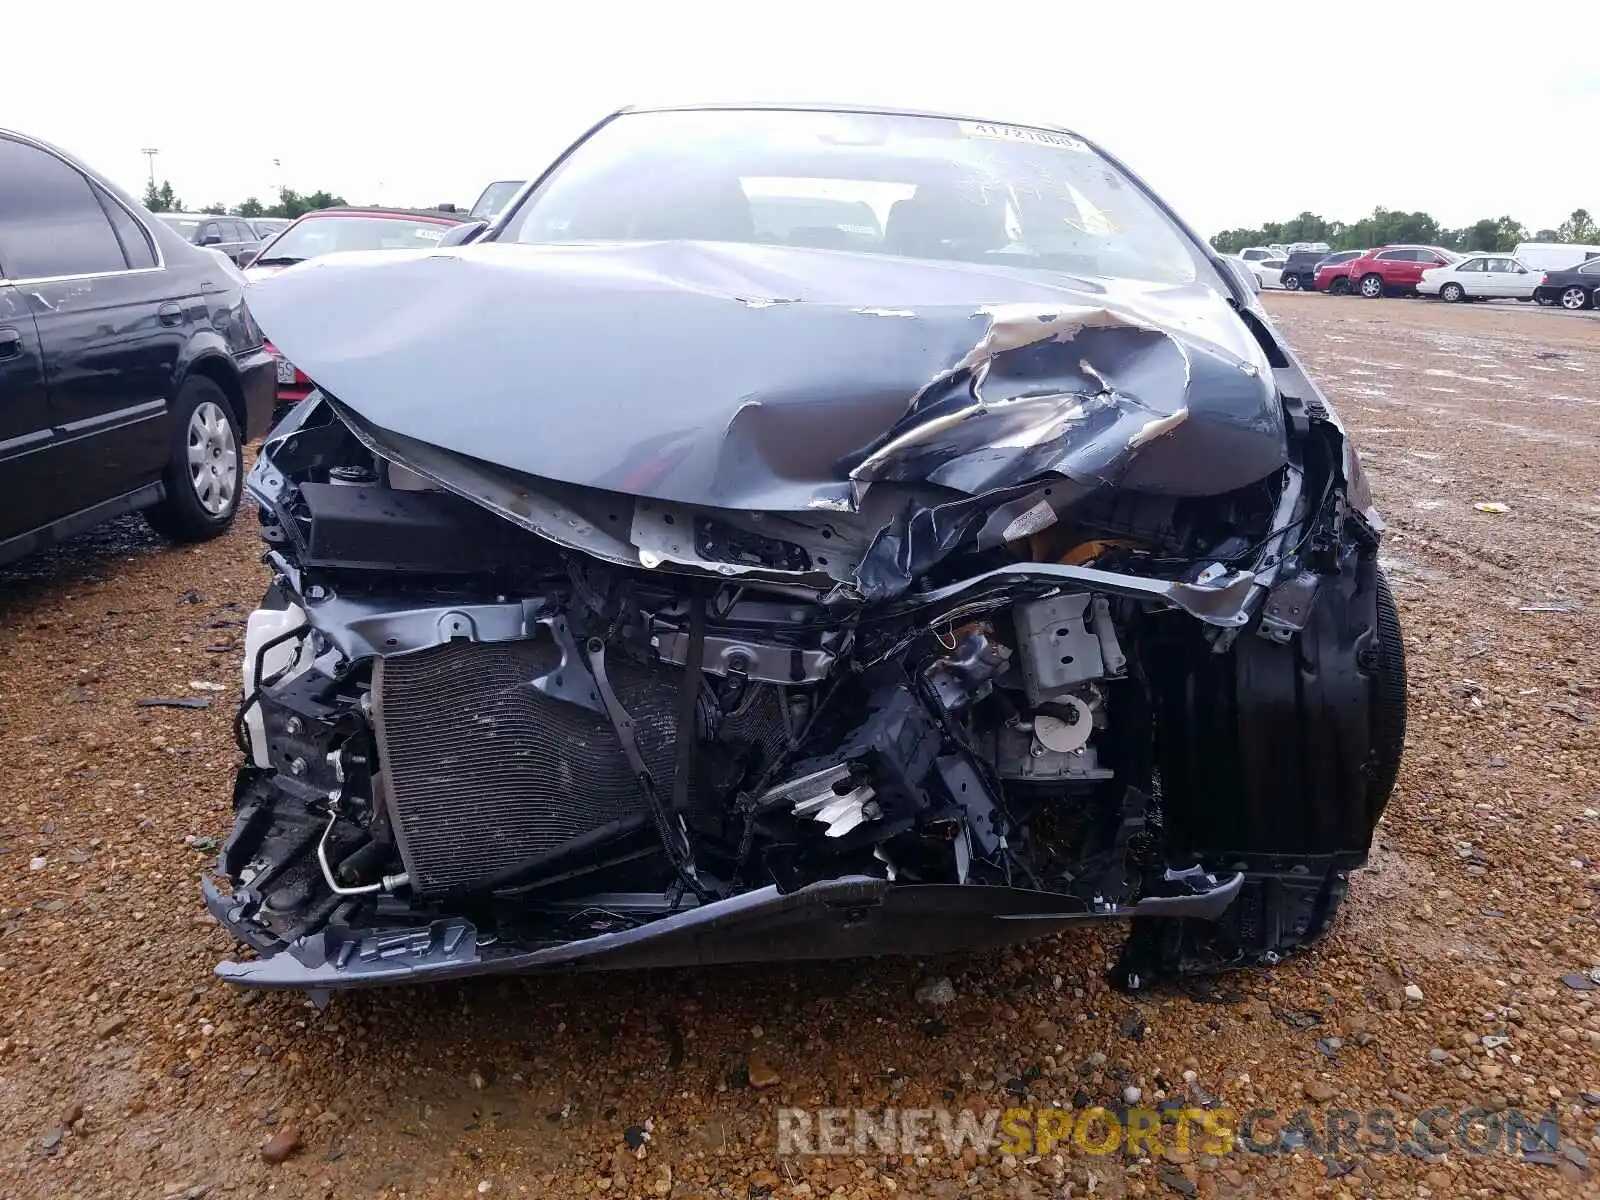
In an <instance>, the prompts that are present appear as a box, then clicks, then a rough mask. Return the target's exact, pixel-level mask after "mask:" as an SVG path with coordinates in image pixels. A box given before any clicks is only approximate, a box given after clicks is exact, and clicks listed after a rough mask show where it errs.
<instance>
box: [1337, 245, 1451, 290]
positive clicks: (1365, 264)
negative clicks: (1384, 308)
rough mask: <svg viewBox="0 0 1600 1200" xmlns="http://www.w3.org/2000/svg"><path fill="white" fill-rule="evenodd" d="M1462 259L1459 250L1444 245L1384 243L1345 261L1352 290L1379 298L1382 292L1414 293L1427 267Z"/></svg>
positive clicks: (1441, 265) (1442, 265) (1440, 265)
mask: <svg viewBox="0 0 1600 1200" xmlns="http://www.w3.org/2000/svg"><path fill="white" fill-rule="evenodd" d="M1460 260H1461V256H1460V255H1459V254H1456V253H1454V252H1453V251H1450V250H1446V249H1444V248H1443V247H1442V246H1384V247H1381V248H1380V249H1377V250H1368V251H1367V252H1366V253H1365V254H1363V255H1362V256H1361V257H1360V258H1358V259H1355V260H1354V261H1352V262H1349V263H1347V264H1345V265H1346V267H1347V268H1348V276H1349V280H1350V290H1351V291H1352V292H1355V293H1357V294H1358V295H1362V296H1365V297H1366V298H1367V299H1368V300H1376V299H1377V298H1378V297H1380V296H1407V295H1409V296H1415V295H1416V294H1417V284H1419V283H1421V282H1422V273H1423V272H1424V271H1428V270H1431V269H1432V268H1434V267H1444V266H1448V265H1449V264H1450V263H1453V262H1459V261H1460Z"/></svg>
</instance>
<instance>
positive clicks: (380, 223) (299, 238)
mask: <svg viewBox="0 0 1600 1200" xmlns="http://www.w3.org/2000/svg"><path fill="white" fill-rule="evenodd" d="M466 219H467V218H466V217H465V216H464V215H463V214H459V213H447V212H438V211H435V210H433V209H408V208H323V209H318V210H317V211H316V212H309V213H306V214H305V215H304V216H302V217H300V218H298V219H297V220H296V221H295V222H294V223H293V224H292V225H290V226H289V227H288V228H287V229H285V230H283V232H282V233H280V234H278V235H277V236H276V237H274V238H273V239H272V240H271V241H269V242H267V243H265V244H264V245H263V246H262V247H261V249H260V251H258V252H257V254H256V256H255V257H254V258H252V259H250V261H249V262H248V263H247V264H246V266H245V272H244V273H245V277H246V278H247V279H249V280H251V281H252V282H254V281H255V280H258V279H264V278H266V277H268V276H271V275H276V274H277V273H278V272H279V271H282V270H284V269H286V268H288V267H292V266H294V265H295V264H296V263H301V262H304V261H305V260H306V259H308V258H317V257H319V256H320V255H323V254H332V253H334V252H336V251H345V250H428V249H431V248H433V247H434V246H437V245H438V244H439V239H440V238H442V237H443V236H444V233H445V230H447V229H449V228H450V227H451V226H453V225H460V224H461V223H462V222H464V221H465V220H466ZM267 350H268V351H270V352H271V354H272V356H273V357H274V358H275V359H277V362H278V402H277V404H276V406H275V407H274V409H273V423H274V424H276V423H277V421H278V418H280V417H281V416H282V415H283V414H284V412H286V411H287V410H288V409H289V408H292V407H293V406H294V405H296V404H298V403H300V401H302V400H304V399H305V398H306V396H307V395H308V394H309V393H310V391H311V386H312V385H311V380H309V379H307V378H306V377H305V375H304V374H302V373H301V372H300V370H299V369H298V368H297V367H296V366H295V365H294V364H293V363H292V362H290V361H289V360H288V359H286V358H285V357H284V356H283V355H282V354H280V353H279V352H278V350H277V349H276V348H275V347H274V346H273V345H272V343H271V341H270V340H269V341H268V342H267Z"/></svg>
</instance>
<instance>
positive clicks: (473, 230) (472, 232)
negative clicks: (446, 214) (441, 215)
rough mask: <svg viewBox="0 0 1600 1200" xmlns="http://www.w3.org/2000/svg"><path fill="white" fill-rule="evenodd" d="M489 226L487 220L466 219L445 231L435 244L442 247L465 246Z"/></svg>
mask: <svg viewBox="0 0 1600 1200" xmlns="http://www.w3.org/2000/svg"><path fill="white" fill-rule="evenodd" d="M487 228H489V222H487V221H465V222H463V223H462V224H460V225H452V226H451V227H450V228H449V229H447V230H445V231H444V236H443V237H442V238H440V239H439V240H438V242H436V243H435V245H437V246H440V247H444V246H465V245H466V244H467V243H468V242H470V241H473V240H474V239H476V238H477V236H478V235H479V234H480V233H482V232H483V231H484V230H485V229H487Z"/></svg>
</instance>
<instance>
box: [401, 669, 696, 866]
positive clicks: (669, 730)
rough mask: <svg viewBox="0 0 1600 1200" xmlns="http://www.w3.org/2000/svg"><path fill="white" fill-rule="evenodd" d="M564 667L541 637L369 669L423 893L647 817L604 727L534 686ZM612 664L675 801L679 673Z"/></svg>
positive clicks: (659, 780)
mask: <svg viewBox="0 0 1600 1200" xmlns="http://www.w3.org/2000/svg"><path fill="white" fill-rule="evenodd" d="M560 659H561V654H560V650H559V649H558V648H557V647H556V645H555V644H554V643H553V642H552V641H551V640H550V639H549V638H547V637H544V638H539V639H536V640H528V641H515V642H467V641H455V642H447V643H445V644H443V645H439V646H433V647H430V648H429V649H426V650H419V651H415V652H413V653H408V654H398V655H391V656H389V657H387V658H384V659H381V660H380V661H379V663H378V664H377V665H376V666H375V668H374V672H373V698H374V712H373V715H374V723H375V725H376V727H377V735H378V751H379V756H380V760H381V775H380V783H381V786H382V788H383V790H384V794H385V796H386V797H387V801H388V804H389V808H390V812H391V815H392V818H393V821H394V827H395V835H396V841H397V842H398V844H399V849H400V854H401V858H402V860H403V862H404V863H405V868H406V871H407V873H408V874H409V875H410V876H411V883H412V887H413V888H414V889H415V890H416V891H417V892H418V893H419V894H421V895H424V896H426V895H438V894H441V893H445V892H451V891H459V890H467V889H472V888H474V887H476V886H481V885H482V884H483V883H484V881H486V880H489V879H491V878H493V877H494V876H496V875H498V874H500V873H501V872H503V871H505V870H507V869H508V868H512V867H515V866H518V865H520V864H522V863H525V862H527V861H528V860H529V859H532V858H536V857H538V856H540V855H543V854H546V853H548V852H550V851H551V850H554V849H556V848H557V847H559V846H561V845H562V844H563V843H564V842H567V841H570V840H571V839H573V838H575V837H580V836H582V835H583V834H586V833H589V832H591V831H593V830H596V829H599V828H601V827H603V826H605V825H607V824H609V823H611V822H613V821H616V820H618V819H620V818H624V817H630V816H634V815H637V814H641V813H644V812H646V811H647V809H646V805H645V801H644V797H643V795H642V793H641V792H640V789H639V785H638V782H637V781H636V780H635V778H634V775H633V771H632V769H631V768H630V767H629V766H628V760H627V758H626V757H625V756H624V755H623V752H622V746H621V745H620V743H619V742H618V741H617V736H616V733H615V731H614V730H613V729H612V727H611V723H610V721H608V720H607V719H606V718H605V717H604V716H602V715H601V714H599V713H596V712H592V711H590V710H588V709H585V708H581V707H579V706H578V705H576V704H572V703H569V702H567V701H563V700H556V699H552V698H551V697H549V696H546V695H545V694H544V693H543V692H540V691H537V690H535V689H534V688H533V687H531V686H529V681H530V680H532V679H536V678H539V677H542V676H544V675H546V674H548V673H549V672H551V671H553V670H555V669H556V668H557V667H558V666H559V665H560ZM606 665H607V674H608V675H609V676H610V679H611V683H612V686H613V687H614V688H615V689H616V692H617V697H618V699H619V700H621V702H622V704H623V707H625V708H626V709H627V710H628V712H629V714H630V715H631V716H632V717H633V721H634V729H635V736H636V737H637V739H638V742H639V749H640V752H641V754H642V755H643V756H644V760H645V762H646V763H647V764H648V765H649V767H650V772H651V774H652V775H653V776H654V778H655V781H656V786H657V789H658V790H659V791H660V792H661V794H662V796H663V797H666V796H669V795H670V794H671V789H672V778H673V759H674V754H675V750H674V742H675V740H676V738H675V732H676V725H677V705H678V689H679V686H680V681H681V680H682V676H683V672H682V669H681V668H679V667H673V666H667V665H657V666H654V667H650V668H645V667H640V666H638V665H636V664H633V663H630V662H626V661H623V660H622V659H621V656H616V657H614V658H612V659H611V660H610V661H608V662H607V664H606Z"/></svg>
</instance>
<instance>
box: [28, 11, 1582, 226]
mask: <svg viewBox="0 0 1600 1200" xmlns="http://www.w3.org/2000/svg"><path fill="white" fill-rule="evenodd" d="M1498 11H1499V15H1497V16H1496V17H1495V18H1494V19H1493V21H1488V20H1486V19H1485V18H1483V17H1475V16H1474V15H1472V9H1471V6H1470V5H1462V4H1459V3H1436V2H1434V0H1412V2H1405V3H1403V2H1401V0H1385V2H1383V3H1371V2H1369V0H1344V2H1340V3H1331V2H1324V0H1303V2H1301V3H1292V4H1285V3H1281V2H1280V3H1255V2H1253V0H1234V2H1231V3H1225V4H1218V3H1212V4H1188V3H1182V2H1181V0H1166V2H1165V3H1140V2H1137V0H1120V2H1119V3H1115V4H1103V3H1097V4H1081V3H1072V2H1071V0H1057V2H1056V3H1052V4H1043V5H1023V6H1016V5H1005V4H988V5H984V4H956V3H954V2H948V3H945V4H934V3H927V2H926V0H924V2H919V3H899V2H895V3H890V2H888V0H877V2H874V0H851V2H848V3H835V2H834V0H803V2H801V3H789V4H784V5H781V6H780V5H771V4H761V3H751V2H749V0H746V2H745V3H737V4H735V3H727V4H724V3H712V2H710V0H706V2H700V0H677V2H675V3H666V4H661V3H652V4H643V3H637V2H635V3H623V4H617V3H610V4H598V3H591V4H578V5H560V6H552V5H544V4H538V5H533V4H526V5H525V4H517V5H512V4H503V3H500V2H499V0H469V2H468V3H464V4H458V5H445V4H437V3H432V4H407V3H393V2H391V3H387V4H376V3H369V2H366V0H339V2H338V3H335V2H334V0H317V2H315V3H306V2H304V0H275V2H274V0H265V2H263V3H260V4H244V5H233V4H197V5H155V6H150V5H138V6H126V7H121V8H120V9H116V10H113V9H111V8H110V7H109V6H107V5H105V3H104V0H99V2H98V3H92V4H91V3H87V2H84V0H55V3H54V4H52V5H43V4H20V5H14V6H10V7H9V8H8V11H7V14H6V27H5V44H6V46H7V48H8V53H7V54H6V55H5V67H4V71H3V73H0V125H3V126H9V127H12V128H16V129H20V130H23V131H25V132H28V133H31V134H34V135H35V136H39V137H43V138H45V139H47V140H50V141H53V142H56V143H57V144H59V145H61V146H63V147H65V148H67V149H69V150H71V151H73V152H74V153H76V154H78V155H79V156H81V157H82V158H84V159H85V160H87V161H88V162H90V163H91V164H93V165H95V166H96V167H98V168H99V169H100V170H102V171H104V172H106V173H107V174H108V175H110V176H111V177H112V178H114V179H115V180H117V181H118V182H119V183H121V184H122V185H123V186H125V187H127V188H129V189H130V190H133V191H138V190H140V189H141V188H142V187H143V184H144V180H145V178H146V172H147V164H146V159H145V157H144V156H143V155H142V154H141V153H140V151H141V149H142V148H144V147H156V148H158V149H159V151H160V153H159V154H158V155H157V157H156V163H155V165H156V174H157V176H158V177H165V178H169V179H171V181H172V183H173V186H174V187H175V188H176V189H177V191H178V194H179V195H180V196H181V197H182V198H183V199H184V200H185V201H186V202H187V203H188V204H189V205H191V206H196V205H200V204H204V203H207V202H209V201H212V200H221V201H225V202H228V203H233V202H236V201H238V200H239V199H241V198H243V197H244V196H246V195H250V194H254V195H258V196H261V197H263V198H267V197H270V196H271V195H272V194H273V191H274V188H275V186H276V185H277V184H278V183H279V182H281V183H283V184H285V185H287V186H289V187H293V188H297V189H299V190H302V191H310V190H314V189H317V188H326V189H328V190H329V191H332V192H335V193H339V194H342V195H344V196H345V197H346V198H347V199H349V200H350V201H351V202H353V203H392V204H433V203H437V202H439V201H446V200H448V201H453V202H454V203H457V204H461V205H466V204H470V203H471V202H472V201H473V199H474V198H476V196H477V193H478V192H479V190H481V188H482V186H483V185H484V184H485V183H486V182H488V181H489V180H492V179H500V178H507V177H519V176H523V175H527V174H530V173H533V172H535V171H537V170H538V169H539V167H540V166H541V164H543V163H544V162H546V161H547V160H548V159H549V157H550V156H552V155H553V154H554V153H556V152H557V151H559V150H560V149H561V148H562V147H563V146H564V145H565V144H566V143H567V142H568V141H570V140H571V138H572V137H573V136H574V135H576V134H577V133H579V132H581V131H582V130H583V129H584V128H585V127H587V126H588V125H589V124H590V123H592V122H593V121H594V120H595V119H597V118H598V117H600V116H602V115H604V114H605V113H606V112H608V111H610V110H612V109H614V108H618V107H621V106H623V105H625V104H646V103H661V102H682V101H694V100H707V99H711V100H726V99H765V100H773V99H777V100H797V99H806V100H829V101H843V102H863V103H872V104H885V105H895V106H899V107H908V108H933V109H940V110H950V111H961V112H966V113H971V114H973V115H978V116H986V117H993V118H996V119H1002V120H1010V121H1041V122H1049V123H1052V124H1059V125H1065V126H1067V127H1069V128H1073V129H1076V130H1077V131H1079V132H1081V133H1084V134H1086V135H1088V136H1089V137H1092V138H1094V139H1096V140H1098V141H1100V142H1101V143H1102V144H1104V145H1106V146H1107V147H1108V148H1110V149H1111V150H1113V151H1114V152H1116V153H1117V154H1119V155H1120V156H1121V157H1122V158H1123V159H1124V160H1125V161H1127V162H1128V163H1130V164H1131V165H1132V166H1133V167H1134V169H1135V170H1137V171H1139V172H1140V173H1141V174H1143V175H1144V176H1145V177H1146V178H1147V179H1148V180H1149V181H1150V182H1151V183H1152V184H1153V185H1154V186H1155V187H1156V189H1157V190H1158V191H1160V192H1162V193H1163V194H1164V195H1165V196H1166V197H1167V198H1168V199H1169V200H1170V201H1171V202H1172V203H1173V204H1174V205H1175V206H1176V208H1177V209H1178V211H1179V212H1180V213H1182V214H1183V215H1184V216H1185V217H1186V218H1188V219H1189V220H1190V221H1191V222H1192V223H1193V224H1194V225H1196V226H1197V227H1198V228H1199V229H1200V230H1201V231H1202V232H1203V233H1208V234H1209V233H1213V232H1215V231H1217V230H1218V229H1222V228H1227V227H1232V226H1238V225H1255V224H1258V223H1260V222H1261V221H1264V220H1271V219H1279V218H1285V217H1289V216H1293V215H1294V214H1296V213H1298V212H1300V211H1301V210H1303V209H1311V210H1313V211H1316V212H1320V213H1321V214H1323V215H1324V216H1329V217H1339V218H1342V219H1346V220H1352V219H1354V218H1356V217H1358V216H1361V215H1363V214H1365V213H1368V212H1370V211H1371V210H1372V208H1373V206H1375V205H1379V204H1381V205H1384V206H1386V207H1389V208H1401V209H1408V210H1411V209H1422V210H1425V211H1427V212H1431V213H1432V214H1433V215H1434V216H1435V217H1437V218H1438V219H1440V220H1441V221H1442V222H1443V223H1445V224H1446V225H1451V226H1459V225H1464V224H1466V223H1468V222H1469V221H1472V220H1475V219H1477V218H1479V217H1484V216H1498V215H1500V214H1502V213H1509V214H1511V215H1513V216H1515V217H1516V218H1518V219H1519V220H1521V221H1523V222H1524V223H1525V224H1526V225H1527V226H1528V228H1529V229H1530V230H1532V229H1537V228H1539V227H1541V226H1554V225H1556V224H1557V223H1559V222H1560V221H1561V220H1562V219H1564V218H1565V217H1566V215H1567V214H1568V213H1569V212H1571V211H1572V209H1574V208H1576V207H1580V206H1583V207H1587V208H1589V209H1590V210H1591V211H1600V156H1597V154H1596V150H1595V146H1596V144H1597V139H1600V54H1597V53H1596V51H1597V48H1600V0H1522V2H1520V3H1518V4H1516V5H1514V6H1512V7H1511V8H1509V9H1507V8H1502V9H1500V10H1498ZM252 23H253V24H255V25H257V26H259V27H260V32H259V33H256V34H254V35H252V34H250V33H248V32H246V30H247V26H249V25H250V24H252ZM274 159H277V160H279V162H280V163H281V166H274V164H273V160H274Z"/></svg>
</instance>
